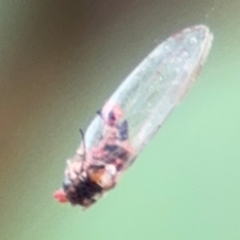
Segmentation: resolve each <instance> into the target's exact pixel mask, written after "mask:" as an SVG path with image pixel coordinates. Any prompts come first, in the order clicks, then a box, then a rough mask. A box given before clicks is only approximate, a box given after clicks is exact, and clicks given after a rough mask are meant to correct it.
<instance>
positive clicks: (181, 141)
mask: <svg viewBox="0 0 240 240" xmlns="http://www.w3.org/2000/svg"><path fill="white" fill-rule="evenodd" d="M0 6H1V8H0V16H1V17H0V161H1V165H0V239H1V240H30V239H31V240H33V239H34V240H43V239H44V240H75V239H84V240H110V239H111V240H113V239H114V240H120V239H121V240H122V239H125V240H127V239H131V240H132V239H138V240H142V239H151V240H155V239H166V240H175V239H176V240H181V239H183V240H208V239H209V240H215V239H216V240H221V239H222V240H226V239H228V240H237V239H240V188H239V185H240V143H239V141H240V135H239V133H240V127H239V123H240V108H239V104H240V81H239V78H240V67H239V66H240V65H239V62H240V48H239V39H240V27H239V26H240V14H239V11H240V2H239V0H230V1H223V0H202V1H190V0H182V1H179V0H162V1H157V0H138V1H137V0H132V1H128V0H122V1H116V0H101V1H92V0H88V1H80V0H73V1H64V0H58V1H44V0H22V1H13V0H1V1H0ZM199 23H204V24H206V25H208V26H209V27H210V28H211V30H212V32H213V33H214V36H215V39H214V44H213V48H212V51H211V54H210V57H209V59H208V61H207V64H206V65H205V67H204V69H203V72H202V74H201V76H200V77H199V78H198V81H197V82H196V84H195V85H194V87H193V88H192V90H191V91H190V93H189V94H188V96H187V97H186V98H185V99H184V101H183V102H182V104H181V105H180V106H179V107H178V108H177V109H176V110H175V111H174V113H173V114H172V115H171V117H170V118H169V119H168V121H167V122H166V123H165V125H164V127H163V128H162V130H161V131H160V132H159V133H158V134H157V135H155V137H154V139H153V140H152V141H151V143H150V144H149V145H148V146H147V147H146V148H145V150H144V151H143V153H142V154H141V155H140V156H139V158H138V161H137V162H136V163H135V164H134V166H133V167H132V168H131V169H130V170H129V171H128V172H127V173H126V175H125V176H124V178H123V179H122V181H121V183H120V184H119V186H118V187H117V188H116V189H115V190H114V191H112V192H111V193H110V194H108V196H107V197H105V198H104V199H101V201H99V202H98V204H96V205H95V206H94V207H92V208H90V209H89V210H87V211H84V212H83V211H81V209H80V208H78V207H75V208H73V207H71V206H70V205H66V206H61V205H59V204H58V203H57V202H55V201H54V199H53V198H52V192H53V191H54V190H55V189H56V188H58V187H59V186H60V184H61V181H62V176H63V170H64V168H65V161H66V159H67V158H68V157H70V156H71V155H73V154H74V152H75V149H76V147H77V146H78V143H79V141H80V134H79V132H78V129H79V127H82V128H83V129H85V128H86V127H87V125H88V123H89V121H90V120H91V119H92V118H93V116H94V114H95V111H96V110H97V109H99V108H100V107H101V105H102V104H103V103H104V101H105V100H106V99H107V98H108V96H109V95H110V94H111V93H112V92H113V90H115V88H116V87H117V86H118V85H119V83H120V82H121V81H122V80H123V79H124V78H125V77H126V76H127V75H128V74H129V73H130V72H131V71H132V69H133V68H134V67H135V66H136V65H137V64H138V63H139V62H140V61H141V60H142V59H143V58H144V57H145V56H146V55H147V54H148V53H149V52H150V51H151V50H152V49H153V48H154V47H155V46H156V45H157V44H158V43H160V42H161V41H163V40H164V39H166V38H167V37H168V36H170V35H171V34H172V33H175V32H176V31H179V30H181V29H182V28H185V27H188V26H191V25H195V24H199Z"/></svg>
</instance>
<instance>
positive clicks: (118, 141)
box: [54, 104, 133, 207]
mask: <svg viewBox="0 0 240 240" xmlns="http://www.w3.org/2000/svg"><path fill="white" fill-rule="evenodd" d="M99 115H100V117H101V119H102V121H103V122H104V129H103V133H102V137H101V140H100V142H99V144H98V145H97V146H95V147H94V148H92V149H89V150H87V151H85V149H84V146H83V145H82V146H81V147H80V148H79V150H78V151H77V154H76V155H75V156H74V157H73V159H72V160H70V161H68V162H67V163H68V166H67V168H66V170H65V180H64V182H63V188H61V189H59V190H57V191H56V192H55V193H54V198H56V199H57V200H58V202H60V203H66V202H70V203H72V204H73V205H82V206H83V207H88V206H90V205H92V204H93V203H94V202H95V201H96V200H97V198H98V197H100V196H102V195H103V194H104V192H106V191H108V190H109V189H112V188H114V186H115V185H116V184H117V182H118V178H119V176H120V173H121V172H122V171H123V169H124V168H125V167H126V166H125V163H126V161H127V160H128V159H129V157H130V156H131V155H132V152H133V151H132V148H131V145H130V143H129V141H128V125H127V121H126V120H124V118H123V111H122V109H121V108H120V107H119V106H117V105H114V104H106V105H105V106H104V108H103V109H102V111H101V112H99Z"/></svg>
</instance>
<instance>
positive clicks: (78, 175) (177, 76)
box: [54, 25, 213, 208]
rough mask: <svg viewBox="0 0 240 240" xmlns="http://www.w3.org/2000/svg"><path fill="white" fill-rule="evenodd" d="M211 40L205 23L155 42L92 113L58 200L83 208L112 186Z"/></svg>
mask: <svg viewBox="0 0 240 240" xmlns="http://www.w3.org/2000/svg"><path fill="white" fill-rule="evenodd" d="M212 40H213V35H212V34H211V32H210V30H209V28H208V27H206V26H204V25H198V26H193V27H190V28H186V29H184V30H182V31H180V32H178V33H177V34H175V35H172V36H171V37H169V38H168V39H167V40H166V41H164V42H163V43H162V44H160V45H159V46H157V47H156V48H155V49H154V50H153V51H152V52H151V53H150V54H149V55H148V56H147V57H146V58H145V59H144V60H143V62H142V63H140V65H139V66H137V67H136V69H135V70H134V71H133V72H132V73H131V74H130V75H129V76H128V77H127V78H126V80H125V81H124V82H123V83H122V84H121V85H120V87H119V88H118V89H117V90H116V91H115V93H114V94H113V95H112V96H111V97H110V98H109V100H108V101H107V102H106V103H105V104H104V106H103V108H102V109H101V110H100V111H98V112H97V116H96V117H95V118H94V120H93V121H92V123H91V124H90V126H89V127H88V129H87V131H86V133H85V136H84V134H83V132H82V131H81V130H80V132H81V135H82V141H81V144H80V146H79V148H78V149H77V151H76V154H75V155H74V156H73V157H72V158H71V159H69V160H67V167H66V170H65V173H64V181H63V183H62V188H60V189H59V190H57V191H56V192H55V193H54V198H56V199H57V200H58V201H59V202H60V203H66V202H69V203H71V204H72V205H80V206H82V207H83V208H88V207H90V206H91V205H93V204H94V203H95V202H96V201H97V200H98V199H99V198H100V197H101V196H103V195H104V194H105V193H106V192H108V191H109V190H111V189H113V188H114V187H115V186H116V185H117V183H118V182H119V179H120V177H121V175H122V174H123V173H124V172H125V170H127V169H128V167H129V166H130V165H131V164H132V163H133V162H134V160H135V159H136V157H137V156H138V154H139V153H140V151H141V150H142V149H143V147H144V146H145V145H146V144H147V143H148V142H149V141H150V139H151V138H152V136H153V135H154V134H155V133H156V132H157V130H158V129H159V128H160V127H161V126H162V124H163V122H164V121H165V119H166V118H167V117H168V116H169V114H170V113H171V112H172V110H173V109H174V107H175V106H176V105H177V104H178V103H179V102H180V100H181V99H182V98H183V97H184V96H185V94H186V93H187V91H188V89H189V88H190V86H191V85H192V83H193V82H194V80H195V79H196V77H197V76H198V74H199V73H200V70H201V68H202V66H203V64H204V62H205V60H206V58H207V56H208V53H209V51H210V48H211V44H212Z"/></svg>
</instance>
